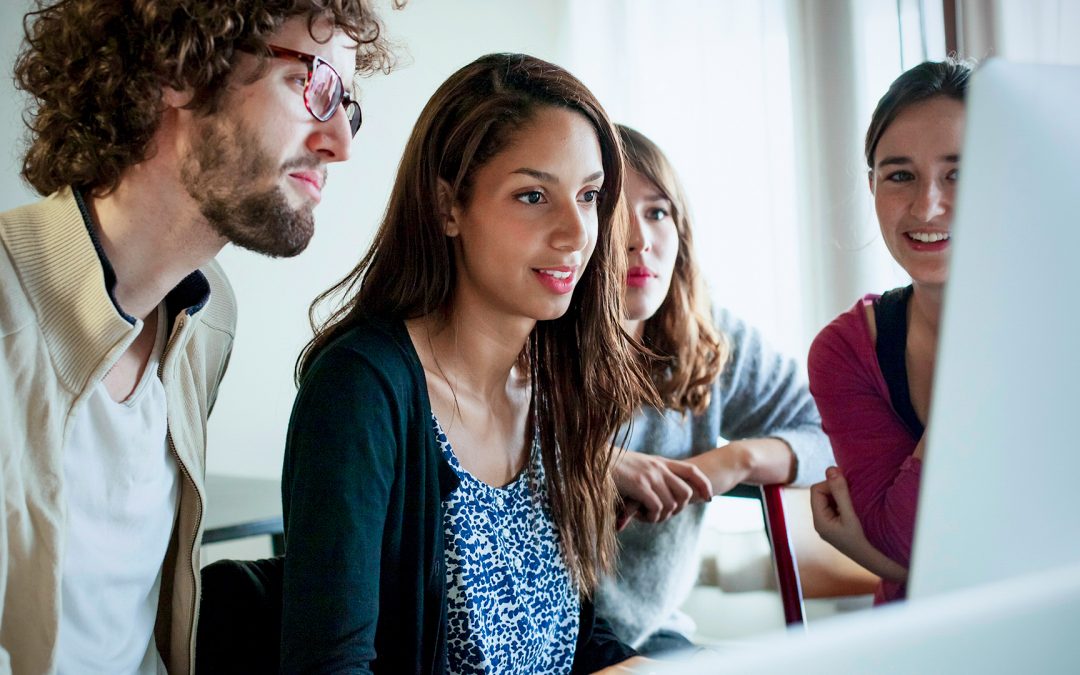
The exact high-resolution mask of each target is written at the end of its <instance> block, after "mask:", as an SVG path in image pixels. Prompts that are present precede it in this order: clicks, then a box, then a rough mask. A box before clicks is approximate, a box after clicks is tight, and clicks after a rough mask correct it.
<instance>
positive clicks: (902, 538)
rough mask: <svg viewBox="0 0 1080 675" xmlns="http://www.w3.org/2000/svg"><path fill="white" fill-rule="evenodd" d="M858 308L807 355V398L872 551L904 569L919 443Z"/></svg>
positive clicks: (914, 502) (915, 492)
mask: <svg viewBox="0 0 1080 675" xmlns="http://www.w3.org/2000/svg"><path fill="white" fill-rule="evenodd" d="M863 312H864V310H863V308H862V302H861V301H860V302H859V303H857V304H856V306H855V308H854V309H853V310H851V311H849V312H846V313H844V314H842V315H840V316H839V317H837V319H836V320H835V321H833V322H832V323H831V324H829V325H828V326H826V327H825V329H824V330H822V331H821V333H819V334H818V336H817V338H815V339H814V343H813V344H812V345H811V347H810V357H809V363H808V366H809V375H810V393H811V394H813V396H814V400H815V401H816V402H817V406H818V410H819V411H820V412H821V426H822V428H823V429H824V430H825V433H826V434H827V435H828V436H829V440H830V441H831V442H832V447H833V452H834V454H835V456H836V463H837V465H838V466H839V467H840V469H841V471H843V472H844V476H845V478H847V481H848V486H849V488H850V490H851V501H852V503H853V504H854V506H855V512H856V513H857V514H858V516H859V520H860V521H861V522H862V527H863V531H864V532H865V533H866V538H867V539H868V540H869V541H870V543H871V544H873V545H874V546H876V547H877V548H878V549H879V550H880V551H881V552H882V553H884V554H885V555H887V556H889V557H890V558H892V559H893V560H895V561H896V562H898V563H900V564H901V565H903V566H905V567H907V566H908V563H909V561H910V558H911V540H912V536H913V534H914V531H915V507H916V505H917V503H918V497H919V475H920V472H921V469H922V462H920V461H919V460H918V459H916V458H915V457H913V456H912V453H913V452H914V451H915V446H916V445H917V444H918V440H919V439H917V438H913V437H912V435H911V432H910V431H908V429H907V427H906V426H904V423H903V422H902V421H901V420H900V417H899V416H898V415H897V414H896V413H895V412H894V411H893V408H892V404H891V403H890V401H889V392H888V387H887V386H886V384H885V381H884V379H883V378H882V376H881V370H880V369H879V368H878V366H877V356H876V354H875V352H874V346H873V344H871V342H870V335H869V333H868V332H867V327H866V318H865V314H864V313H863Z"/></svg>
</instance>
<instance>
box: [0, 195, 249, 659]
mask: <svg viewBox="0 0 1080 675" xmlns="http://www.w3.org/2000/svg"><path fill="white" fill-rule="evenodd" d="M86 222H87V221H86V220H85V219H84V213H83V210H82V208H81V203H80V202H79V201H78V200H77V199H76V197H75V195H74V194H73V192H72V191H71V190H70V189H64V190H61V191H59V192H57V193H55V194H53V195H52V196H50V197H48V198H47V199H45V200H43V201H40V202H37V203H35V204H31V205H28V206H24V207H21V208H18V209H15V210H13V211H8V212H6V213H2V214H0V243H2V249H0V503H2V504H3V513H2V516H3V517H2V518H0V673H6V672H15V673H19V674H20V675H23V674H26V675H36V674H38V673H50V672H52V671H53V670H54V669H55V660H56V658H55V657H56V654H55V648H56V638H57V631H58V628H59V621H60V570H61V562H62V560H63V555H64V541H65V538H64V527H65V518H66V513H65V510H66V509H65V505H66V500H65V497H64V471H63V461H62V457H61V454H62V449H63V447H64V442H65V440H66V438H67V435H68V432H69V431H70V428H71V424H72V421H73V420H74V419H75V417H76V415H77V414H78V412H79V408H80V405H81V404H82V403H83V402H84V401H85V400H86V397H87V395H88V394H89V392H90V389H91V386H92V385H93V383H95V382H97V381H99V380H101V378H103V377H104V376H105V374H106V373H107V372H108V371H109V369H110V368H111V367H112V366H113V364H114V363H116V361H117V359H118V358H119V357H120V355H121V354H123V353H124V351H125V350H126V349H127V348H128V346H129V345H130V344H131V342H132V341H133V340H134V339H135V336H136V335H138V332H139V330H140V329H141V322H137V323H136V325H132V324H131V323H130V322H129V321H128V320H126V319H125V318H124V317H123V316H122V315H121V314H120V312H119V310H118V309H117V307H116V305H115V304H114V303H113V301H112V298H111V296H110V294H109V292H108V290H107V285H111V283H112V282H111V281H109V280H110V278H112V276H113V275H112V270H111V268H110V266H109V265H108V262H107V261H105V259H104V256H103V254H99V252H98V248H97V246H96V244H95V242H94V240H93V238H92V237H91V235H90V230H89V229H88V227H87V225H86ZM235 305H236V303H235V298H234V296H233V293H232V289H231V288H230V287H229V284H228V282H227V280H226V279H225V276H224V274H223V273H222V271H221V268H220V267H219V266H218V265H217V264H216V263H214V262H211V263H210V264H209V265H207V266H206V268H204V269H203V270H202V271H201V272H195V273H194V274H192V275H191V276H189V277H188V278H187V279H185V280H184V281H183V282H181V283H180V284H179V285H178V286H177V287H176V289H174V290H173V291H172V292H171V293H170V294H169V296H168V297H167V298H166V306H167V308H168V310H169V311H168V313H169V316H170V321H171V322H172V323H171V329H170V333H169V338H168V342H167V344H166V348H165V353H164V355H163V358H162V362H161V364H162V365H161V368H160V371H159V374H160V376H161V380H162V383H163V384H164V386H165V392H166V401H167V405H168V421H169V434H168V441H169V447H170V448H171V449H172V451H173V453H174V454H175V457H176V460H177V463H178V464H179V467H180V506H179V517H178V518H177V522H176V528H175V531H174V532H173V536H172V540H171V542H170V544H169V549H168V552H167V554H166V556H165V561H164V568H163V572H162V583H161V597H160V604H159V609H158V618H157V625H156V627H155V634H156V637H157V645H158V650H159V651H160V653H161V656H162V659H163V660H164V662H165V665H166V666H167V667H168V669H169V672H170V673H174V674H175V673H190V672H191V671H192V668H193V666H194V662H195V659H194V650H195V628H196V626H195V622H196V617H197V612H198V605H199V541H200V539H201V537H202V529H203V524H202V521H203V511H204V508H205V506H204V505H205V486H204V476H203V474H204V468H205V461H204V460H205V454H206V420H207V416H208V415H209V414H210V409H211V408H212V407H213V404H214V399H215V398H216V396H217V389H218V384H219V382H220V381H221V377H222V375H223V374H224V372H225V368H226V365H227V364H228V360H229V354H230V350H231V349H232V341H233V333H234V329H235V324H236V307H235Z"/></svg>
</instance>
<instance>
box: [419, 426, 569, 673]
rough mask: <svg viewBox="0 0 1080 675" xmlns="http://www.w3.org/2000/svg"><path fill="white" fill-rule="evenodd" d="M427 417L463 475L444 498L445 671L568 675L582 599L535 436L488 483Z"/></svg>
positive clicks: (446, 456)
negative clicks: (515, 468) (503, 479)
mask: <svg viewBox="0 0 1080 675" xmlns="http://www.w3.org/2000/svg"><path fill="white" fill-rule="evenodd" d="M431 420H432V426H433V427H434V430H435V437H436V439H437V440H438V442H439V449H440V450H441V452H442V455H443V458H444V459H445V460H446V462H447V463H448V464H449V465H450V466H451V468H453V470H454V473H456V474H457V476H458V478H459V479H460V480H461V484H460V485H459V486H458V487H457V488H456V489H455V490H454V491H453V492H451V493H450V495H449V496H448V497H447V498H446V499H445V500H444V501H443V530H444V532H445V542H446V549H445V550H446V589H447V596H446V604H447V608H446V615H447V627H446V637H447V660H448V668H449V671H450V672H451V673H455V674H465V673H492V674H494V673H569V672H570V667H571V665H573V662H574V646H575V644H576V642H577V636H578V620H579V616H578V614H579V611H580V600H579V598H578V592H577V588H576V586H575V585H574V583H573V580H572V579H571V578H570V572H569V570H567V569H566V564H565V562H564V561H563V557H562V549H561V547H560V545H559V533H558V531H557V530H556V529H555V522H554V521H553V520H552V518H551V508H550V504H549V502H548V496H547V490H546V488H545V486H544V468H543V464H542V463H541V460H540V446H539V442H534V443H533V447H532V449H531V450H530V453H529V454H530V457H529V462H528V465H527V467H526V469H525V470H524V471H522V472H521V474H520V475H519V476H518V477H517V478H515V479H514V480H513V481H512V482H511V483H510V484H509V485H506V486H504V487H501V488H496V487H492V486H490V485H488V484H486V483H484V482H482V481H480V480H479V479H477V478H475V477H474V476H472V475H471V474H469V473H468V472H467V471H465V469H463V468H462V467H461V464H460V463H458V460H457V457H456V456H455V455H454V451H453V449H452V448H451V447H450V443H449V441H448V440H447V439H446V434H445V433H444V432H443V430H442V427H441V426H440V425H439V421H438V419H436V418H435V415H434V414H432V416H431Z"/></svg>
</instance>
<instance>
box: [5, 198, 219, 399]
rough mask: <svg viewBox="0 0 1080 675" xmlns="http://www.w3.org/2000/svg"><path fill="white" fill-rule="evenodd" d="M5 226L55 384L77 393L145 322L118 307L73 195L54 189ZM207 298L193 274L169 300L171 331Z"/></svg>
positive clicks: (85, 214) (111, 277)
mask: <svg viewBox="0 0 1080 675" xmlns="http://www.w3.org/2000/svg"><path fill="white" fill-rule="evenodd" d="M4 220H5V221H6V222H5V223H4V228H3V232H2V236H3V238H4V243H5V244H6V245H7V248H8V251H9V252H10V255H11V257H12V259H13V261H14V263H15V265H16V268H17V269H18V270H19V273H20V275H21V278H22V280H23V285H24V287H25V289H26V293H27V295H28V296H29V298H30V302H31V303H32V305H33V307H34V311H35V314H36V315H37V317H38V322H39V325H40V329H41V332H42V336H43V339H44V340H45V342H46V344H47V345H48V347H49V352H50V354H52V356H53V362H54V365H55V367H56V370H57V373H58V376H59V377H60V381H61V382H63V384H64V386H65V387H67V388H68V389H69V390H70V391H72V392H73V393H75V394H78V393H79V392H82V391H83V390H84V389H85V388H86V386H87V384H88V383H90V382H93V381H96V380H99V379H101V378H102V377H104V376H105V374H106V373H107V372H108V371H109V368H111V367H112V366H113V364H115V363H116V361H117V359H119V358H120V355H121V354H123V353H124V351H125V350H126V349H127V348H128V347H129V346H130V345H131V342H132V341H133V340H134V339H135V337H136V336H137V335H138V334H139V331H140V330H141V329H142V322H141V321H139V320H137V319H135V318H134V317H131V316H128V315H127V314H125V313H124V312H123V311H122V310H121V309H120V308H119V306H118V305H117V304H116V302H115V300H114V298H113V289H114V288H115V286H116V274H115V272H114V271H113V269H112V265H111V264H109V261H108V259H107V258H106V257H105V252H104V249H103V248H102V247H101V244H100V242H99V241H98V239H97V236H96V234H95V233H94V227H93V221H92V218H91V215H90V212H89V209H87V208H86V204H85V203H84V202H83V200H82V197H81V196H80V195H79V194H78V193H77V192H76V191H74V190H72V189H71V188H64V189H62V190H59V191H57V192H56V193H54V194H52V195H50V196H49V197H47V198H46V199H44V200H43V201H40V202H37V203H35V204H30V205H27V206H24V207H21V208H19V209H16V210H15V211H11V212H9V213H7V214H5V215H4ZM209 297H210V285H209V283H208V282H207V280H206V277H205V276H203V274H202V273H201V272H199V271H198V270H196V271H195V272H193V273H192V274H190V275H189V276H188V277H186V278H185V279H184V280H183V281H181V282H180V283H179V284H178V285H177V286H176V288H174V289H173V290H172V291H170V292H169V294H168V295H167V296H166V309H167V310H168V313H169V317H170V325H171V324H172V322H173V318H174V317H175V316H176V315H177V314H178V313H179V312H180V311H186V312H187V314H189V315H192V316H194V315H195V314H196V313H197V312H198V311H199V310H201V309H202V308H203V307H205V306H206V304H207V302H208V300H209ZM188 334H190V333H189V332H188Z"/></svg>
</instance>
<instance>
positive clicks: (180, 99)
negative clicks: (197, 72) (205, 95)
mask: <svg viewBox="0 0 1080 675" xmlns="http://www.w3.org/2000/svg"><path fill="white" fill-rule="evenodd" d="M193 98H195V92H194V91H192V90H191V89H190V88H189V89H173V88H172V87H168V86H163V87H162V88H161V102H162V103H164V104H165V106H166V107H168V108H184V107H185V106H187V105H189V104H190V103H191V99H193Z"/></svg>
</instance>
